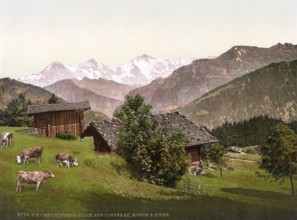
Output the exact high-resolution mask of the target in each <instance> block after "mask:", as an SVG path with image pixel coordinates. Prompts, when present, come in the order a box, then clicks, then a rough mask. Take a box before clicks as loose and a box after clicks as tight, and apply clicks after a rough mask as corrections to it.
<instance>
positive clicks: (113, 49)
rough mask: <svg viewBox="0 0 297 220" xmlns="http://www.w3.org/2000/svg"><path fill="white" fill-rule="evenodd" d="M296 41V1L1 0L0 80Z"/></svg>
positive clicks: (206, 54)
mask: <svg viewBox="0 0 297 220" xmlns="http://www.w3.org/2000/svg"><path fill="white" fill-rule="evenodd" d="M279 42H280V43H285V42H288V43H293V44H297V1H296V0H261V1H260V0H203V1H202V0H0V78H3V77H10V78H15V79H18V78H20V77H22V76H27V75H30V74H33V73H38V72H39V71H41V70H42V69H44V68H45V67H46V66H48V65H49V64H50V63H52V62H54V61H59V62H62V63H64V64H67V65H73V64H79V63H83V62H86V61H87V60H89V59H90V58H94V59H96V60H97V61H99V62H101V63H103V64H106V65H111V66H118V65H123V64H126V63H128V62H129V61H130V60H132V59H133V58H135V57H137V56H140V55H142V54H149V55H151V56H155V57H161V58H168V59H176V58H189V57H194V58H197V59H198V58H207V57H213V56H218V55H220V54H222V53H223V52H225V51H226V50H228V49H230V48H231V47H232V46H235V45H247V46H258V47H271V46H273V45H275V44H277V43H279Z"/></svg>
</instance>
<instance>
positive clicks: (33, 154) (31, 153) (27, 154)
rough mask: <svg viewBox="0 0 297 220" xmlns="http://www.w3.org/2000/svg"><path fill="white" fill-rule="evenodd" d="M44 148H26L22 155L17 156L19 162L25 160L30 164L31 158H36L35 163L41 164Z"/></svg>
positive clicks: (25, 162)
mask: <svg viewBox="0 0 297 220" xmlns="http://www.w3.org/2000/svg"><path fill="white" fill-rule="evenodd" d="M42 151H43V148H42V147H32V148H28V149H24V150H23V151H22V153H21V155H19V156H16V158H17V163H18V164H20V163H21V162H22V160H24V165H25V164H27V165H28V164H29V158H36V161H35V163H37V164H39V163H40V160H41V154H42Z"/></svg>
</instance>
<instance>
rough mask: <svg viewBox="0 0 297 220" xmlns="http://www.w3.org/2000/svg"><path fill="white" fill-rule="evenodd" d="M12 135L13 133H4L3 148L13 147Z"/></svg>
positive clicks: (2, 136)
mask: <svg viewBox="0 0 297 220" xmlns="http://www.w3.org/2000/svg"><path fill="white" fill-rule="evenodd" d="M12 136H13V135H12V133H11V132H4V133H2V134H1V146H4V147H11V145H12Z"/></svg>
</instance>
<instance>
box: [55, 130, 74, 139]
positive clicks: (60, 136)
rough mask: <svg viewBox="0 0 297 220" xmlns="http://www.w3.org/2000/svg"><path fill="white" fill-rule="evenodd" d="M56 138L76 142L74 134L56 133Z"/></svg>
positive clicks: (66, 132)
mask: <svg viewBox="0 0 297 220" xmlns="http://www.w3.org/2000/svg"><path fill="white" fill-rule="evenodd" d="M56 138H60V139H63V140H76V139H77V137H76V136H75V135H74V134H72V133H71V132H68V131H65V132H61V133H57V134H56Z"/></svg>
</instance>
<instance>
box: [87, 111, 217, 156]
mask: <svg viewBox="0 0 297 220" xmlns="http://www.w3.org/2000/svg"><path fill="white" fill-rule="evenodd" d="M152 119H155V120H157V121H158V122H159V126H160V129H162V130H166V131H167V133H168V134H169V135H171V134H172V133H173V132H174V131H175V130H176V129H180V130H181V131H182V132H183V134H184V135H185V136H186V138H187V145H186V149H185V150H186V152H187V154H189V155H190V156H191V160H192V162H194V161H199V160H200V159H201V149H202V148H203V147H205V146H207V145H210V144H213V143H217V142H218V140H217V139H216V138H215V137H213V136H212V135H211V134H209V133H208V132H207V131H206V130H205V129H204V128H202V127H199V126H197V125H195V124H194V123H193V122H192V121H190V120H188V119H187V118H186V117H185V116H184V115H182V114H180V113H179V112H173V113H165V114H158V115H152ZM121 127H122V123H121V122H120V121H119V120H117V119H113V120H110V121H103V122H100V123H96V122H91V123H90V125H89V126H87V128H86V129H85V131H84V132H83V133H82V135H81V138H84V137H91V136H92V137H93V140H94V150H95V151H97V152H98V153H99V154H112V153H117V149H118V146H117V138H116V132H117V131H118V130H119V129H121Z"/></svg>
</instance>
